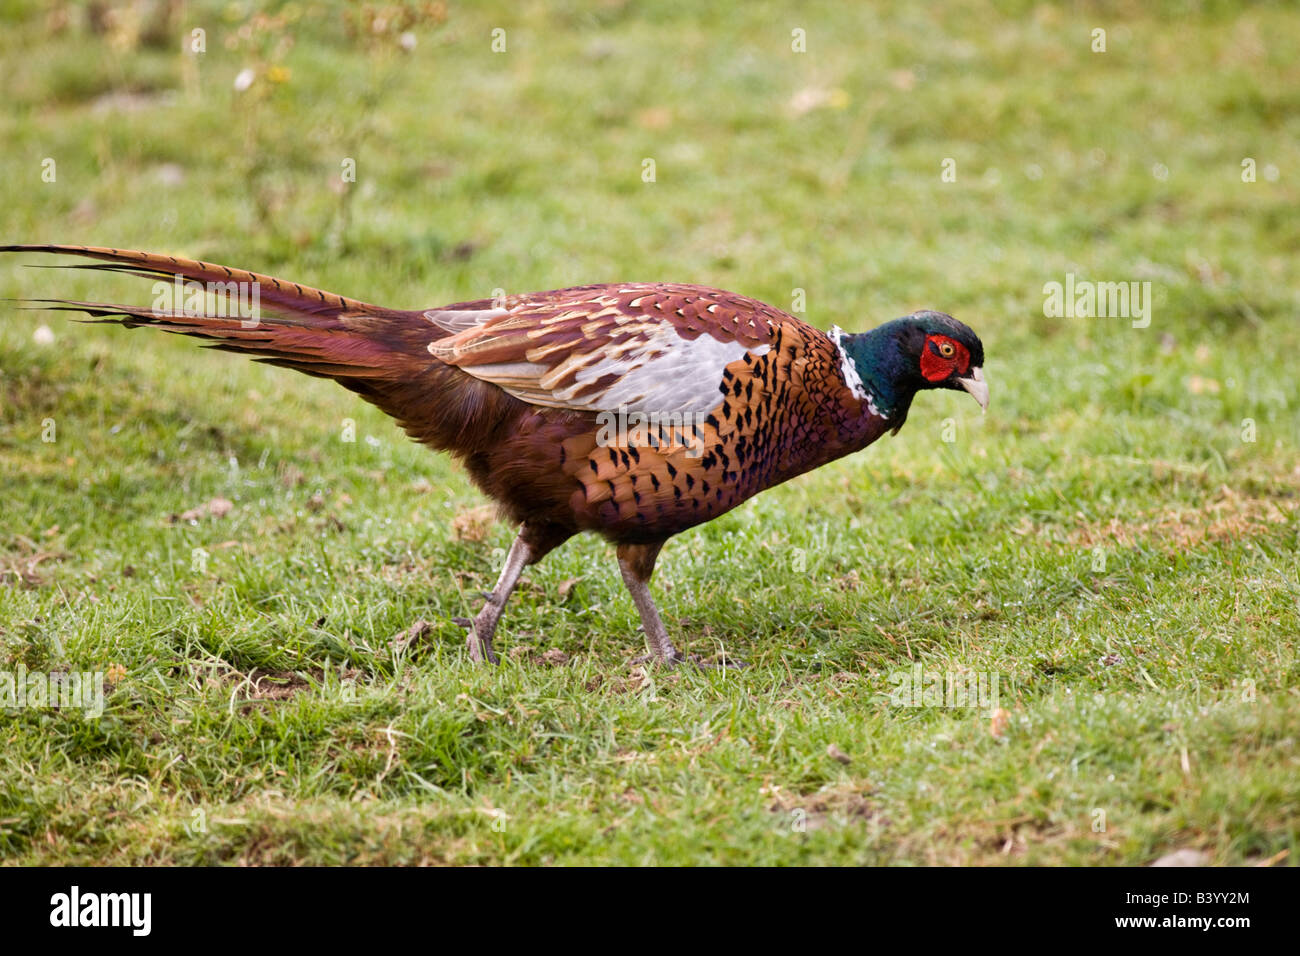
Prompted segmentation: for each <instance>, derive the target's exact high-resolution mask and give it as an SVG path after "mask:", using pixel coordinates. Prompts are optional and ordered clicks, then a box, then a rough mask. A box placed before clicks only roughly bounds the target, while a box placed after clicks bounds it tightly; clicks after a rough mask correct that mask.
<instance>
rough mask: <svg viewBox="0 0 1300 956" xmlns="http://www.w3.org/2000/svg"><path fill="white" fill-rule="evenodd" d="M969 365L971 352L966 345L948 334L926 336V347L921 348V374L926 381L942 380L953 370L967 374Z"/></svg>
mask: <svg viewBox="0 0 1300 956" xmlns="http://www.w3.org/2000/svg"><path fill="white" fill-rule="evenodd" d="M945 352H946V353H947V354H946V355H945V354H944V353H945ZM969 367H970V352H968V351H967V350H966V346H964V345H962V344H961V343H960V342H958V341H956V340H955V339H950V338H948V337H947V336H946V335H930V336H927V337H926V340H925V347H924V348H923V349H921V374H922V375H924V376H925V379H926V381H928V382H942V381H943V380H944V379H945V378H947V377H948V376H949V375H951V374H952V373H953V372H958V373H960V374H965V372H966V369H967V368H969Z"/></svg>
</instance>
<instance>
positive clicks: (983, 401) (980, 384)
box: [957, 366, 989, 412]
mask: <svg viewBox="0 0 1300 956" xmlns="http://www.w3.org/2000/svg"><path fill="white" fill-rule="evenodd" d="M957 383H958V384H959V385H961V387H962V388H964V389H966V391H968V392H970V393H971V397H972V398H974V399H975V401H977V402H979V403H980V408H982V409H983V410H984V411H986V412H987V411H988V410H989V385H988V382H986V381H984V370H983V369H982V368H980V367H978V366H976V367H975V368H973V369H971V370H970V378H959V379H957Z"/></svg>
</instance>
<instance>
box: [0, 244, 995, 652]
mask: <svg viewBox="0 0 1300 956" xmlns="http://www.w3.org/2000/svg"><path fill="white" fill-rule="evenodd" d="M0 251H4V252H30V253H57V254H67V255H76V256H83V257H87V258H90V259H96V260H102V262H100V263H96V264H80V265H73V266H68V268H78V269H94V270H105V271H112V272H122V273H128V274H131V275H136V276H141V277H144V278H148V279H153V280H155V285H154V287H153V288H154V293H155V295H158V293H159V291H160V290H162V291H164V292H166V291H167V289H168V288H169V285H168V284H170V288H172V289H174V290H175V292H176V293H177V294H176V295H175V296H169V295H163V296H160V297H159V298H158V299H156V300H155V302H154V303H153V305H152V306H151V307H150V308H143V307H136V306H130V305H112V304H107V303H100V302H80V301H73V300H68V299H35V300H27V301H29V302H32V303H34V304H40V307H44V308H53V309H61V310H71V311H81V312H85V313H86V314H87V315H89V316H90V317H91V320H93V321H100V322H115V323H119V324H121V325H125V326H127V327H128V328H134V327H136V326H142V325H144V326H151V327H153V328H158V329H162V330H164V331H167V332H177V333H181V334H185V335H193V336H199V337H202V338H206V339H210V340H212V343H211V347H213V348H218V349H224V350H227V351H233V352H243V353H247V354H249V355H251V356H255V357H256V360H258V361H263V362H269V363H271V364H273V365H279V366H283V367H286V368H291V369H297V370H298V371H300V372H305V373H307V374H308V375H315V376H321V377H325V378H331V379H334V380H335V381H337V382H338V383H339V384H341V385H343V386H344V387H345V388H348V389H350V390H352V391H353V392H355V393H357V394H358V395H360V396H361V397H362V398H364V399H365V400H366V401H369V402H372V403H373V404H375V405H377V406H378V407H379V408H381V409H382V410H383V411H384V412H386V413H387V414H389V415H391V416H392V417H393V418H395V419H396V420H397V422H398V423H399V424H400V425H401V427H402V428H403V429H404V430H405V431H406V432H407V434H408V435H410V437H411V438H413V439H414V440H416V441H418V442H422V443H423V444H425V445H428V446H430V447H431V448H434V449H438V450H443V451H448V452H451V453H452V454H453V455H455V456H456V457H458V458H459V459H460V460H461V461H462V462H463V464H464V466H465V468H466V469H467V471H468V473H469V475H470V477H471V478H472V479H473V481H474V483H475V484H476V485H477V486H478V487H479V488H480V489H482V491H483V492H484V493H486V494H487V495H488V496H489V497H490V498H492V499H493V500H494V501H495V502H497V503H498V505H499V506H500V509H501V512H502V513H503V515H504V516H505V517H507V518H508V519H509V520H510V521H512V522H513V523H514V524H516V525H517V526H518V527H519V532H518V536H517V537H516V538H515V540H514V543H513V545H512V546H511V548H510V551H509V553H508V555H507V557H506V560H505V565H504V567H503V568H502V570H501V573H500V578H499V579H498V581H497V582H496V586H495V587H494V588H493V589H492V591H491V593H490V594H487V595H485V597H486V603H485V604H484V605H483V607H482V609H481V610H480V611H479V613H478V614H477V616H476V617H475V618H474V619H473V620H472V621H471V620H466V619H458V620H459V622H460V623H461V624H462V625H463V626H465V627H467V628H468V630H469V635H468V640H467V645H468V650H469V655H470V657H471V658H472V659H474V660H476V661H481V660H488V661H491V662H494V663H495V662H496V655H495V653H494V652H493V647H492V642H493V638H494V636H495V634H496V629H497V623H498V621H499V620H500V618H501V613H502V610H503V609H504V607H505V604H506V601H507V600H508V599H509V597H510V594H511V592H512V591H513V589H514V587H515V585H516V583H517V582H518V580H519V576H520V574H521V572H522V571H523V569H524V568H525V567H527V566H528V565H532V564H535V563H537V562H538V561H540V560H542V558H544V557H545V556H546V555H547V554H548V553H549V552H550V551H552V550H554V549H555V548H556V547H558V546H559V545H560V544H562V543H564V542H565V541H566V540H568V539H569V538H570V537H572V536H573V535H575V534H577V533H579V532H584V531H591V532H596V533H598V534H601V535H603V536H604V537H605V538H606V539H608V540H609V541H611V542H612V543H614V544H615V545H616V549H617V558H618V567H619V571H620V572H621V574H622V577H623V581H624V583H625V584H626V586H627V589H628V591H629V592H630V594H631V596H632V600H633V602H634V603H635V605H636V608H637V611H638V613H639V615H640V618H641V623H642V625H643V628H644V630H645V634H646V639H647V642H648V644H649V649H650V650H651V652H652V654H653V657H654V658H657V659H658V660H660V661H662V662H665V663H675V662H678V661H680V660H682V659H684V656H683V655H681V654H679V653H678V651H677V649H676V648H675V647H674V646H673V643H672V640H671V639H670V638H669V635H668V631H667V629H666V628H665V627H664V623H663V621H662V619H661V618H660V615H659V611H658V609H657V608H656V606H655V602H654V600H653V598H652V596H651V594H650V589H649V582H650V578H651V575H652V573H653V572H654V567H655V560H656V558H657V557H658V555H659V551H660V549H661V548H662V547H663V545H664V542H665V541H667V540H668V539H669V538H671V537H672V536H673V535H675V534H678V533H679V532H681V531H685V530H686V529H688V528H691V527H693V526H695V525H698V524H701V523H703V522H706V521H709V520H711V519H713V518H716V517H718V516H719V515H722V514H725V513H726V512H728V511H730V510H731V509H732V508H734V507H736V506H737V505H738V504H740V503H741V502H743V501H745V500H746V499H748V498H750V497H752V496H753V495H756V494H758V493H759V492H760V491H763V490H765V489H767V488H771V487H772V486H774V485H778V484H780V483H781V482H783V481H787V480H788V479H790V478H793V477H795V476H796V475H800V474H802V473H804V472H807V471H809V470H811V469H813V468H817V467H819V466H821V465H824V464H826V463H827V462H830V461H834V460H835V459H837V458H841V457H843V456H845V455H848V454H851V453H853V452H856V451H859V450H861V449H863V448H865V447H866V446H867V445H870V444H871V443H872V442H873V441H875V440H876V439H877V438H879V437H880V436H881V435H882V434H883V433H884V432H886V431H891V430H892V431H893V432H895V433H896V432H897V431H898V429H899V428H901V427H902V426H903V423H904V421H905V420H906V418H907V414H908V410H909V408H910V407H911V404H912V398H913V396H915V394H916V393H917V392H918V391H921V390H923V389H932V388H946V389H964V390H965V391H967V392H969V393H970V394H971V395H972V396H973V397H974V398H975V399H976V401H978V402H979V404H980V406H981V407H982V408H984V409H986V410H987V407H988V396H989V392H988V385H987V384H986V382H985V380H984V376H983V373H982V366H983V364H984V347H983V345H982V344H981V342H980V340H979V338H978V337H977V336H976V335H975V333H974V332H972V331H971V330H970V329H969V328H968V327H967V326H965V325H963V324H962V323H961V322H958V321H957V320H956V319H954V318H952V317H951V316H949V315H945V314H944V313H942V312H932V311H921V312H915V313H913V314H911V315H908V316H905V317H903V318H900V319H895V320H893V321H891V322H887V323H885V324H884V325H881V326H880V327H878V328H876V329H873V330H872V331H870V332H865V333H862V334H847V333H844V332H842V331H841V330H840V329H838V328H835V327H832V329H831V330H830V332H829V333H826V332H821V331H819V330H818V329H816V328H813V327H812V326H810V325H808V324H807V323H805V322H802V321H800V320H799V319H797V318H795V317H794V316H793V315H789V314H787V313H786V312H783V311H781V310H780V309H777V308H774V307H772V306H770V305H765V304H764V303H762V302H759V301H757V300H755V299H751V298H748V297H746V296H743V295H738V294H736V293H732V292H723V291H721V290H718V289H711V288H705V287H702V286H694V285H679V284H674V283H636V282H627V283H612V284H608V285H587V286H577V287H574V288H568V289H556V290H553V291H549V292H532V293H524V294H519V295H508V296H503V297H498V298H497V299H480V300H476V301H473V302H458V303H455V304H454V305H446V306H442V307H440V308H432V309H417V310H410V311H408V310H399V309H388V308H382V307H380V306H375V305H369V304H367V303H364V302H358V301H357V300H355V299H349V298H345V297H343V296H340V295H335V294H333V293H329V292H323V291H320V290H318V289H313V288H309V287H308V286H304V285H299V284H298V283H296V282H287V281H285V280H283V279H276V278H272V277H270V276H265V275H259V274H258V273H254V272H246V271H244V270H241V269H232V268H227V267H226V266H220V265H213V264H211V263H207V262H199V261H194V260H190V259H181V258H177V257H175V256H170V255H156V254H150V253H144V252H131V251H126V250H120V249H107V248H100V247H89V246H64V245H10V246H0ZM157 280H163V282H164V283H166V284H164V285H163V286H159V285H158V284H157ZM241 297H242V298H241ZM250 301H251V303H252V305H253V306H254V308H252V309H247V310H232V308H230V306H231V304H232V303H239V302H242V303H243V304H244V305H247V304H249V302H250Z"/></svg>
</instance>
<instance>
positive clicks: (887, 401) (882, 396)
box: [831, 311, 989, 431]
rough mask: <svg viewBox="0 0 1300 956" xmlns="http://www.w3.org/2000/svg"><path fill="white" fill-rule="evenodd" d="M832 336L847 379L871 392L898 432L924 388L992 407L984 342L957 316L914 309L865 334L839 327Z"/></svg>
mask: <svg viewBox="0 0 1300 956" xmlns="http://www.w3.org/2000/svg"><path fill="white" fill-rule="evenodd" d="M831 335H832V337H833V338H834V339H835V340H836V344H837V345H838V346H839V348H840V352H841V354H842V355H843V356H844V366H845V367H844V369H843V371H844V373H845V378H846V380H847V381H848V382H849V384H850V386H852V387H854V388H855V390H857V389H860V390H861V391H862V392H863V393H865V395H866V399H867V402H868V404H869V406H870V407H871V409H872V411H874V412H875V413H876V414H878V415H882V416H884V417H885V418H886V419H887V420H889V421H890V423H891V424H892V425H893V429H894V431H897V430H898V429H899V427H901V426H902V424H903V421H904V419H906V418H907V411H908V409H909V408H910V407H911V404H912V398H913V396H915V395H916V393H917V392H919V391H921V390H922V389H927V388H951V389H963V390H965V391H967V392H969V393H970V394H971V396H972V397H973V398H974V399H975V401H977V402H979V403H980V407H981V408H983V409H986V410H987V408H988V405H989V387H988V384H987V383H986V382H985V381H984V368H983V366H984V345H983V343H981V342H980V340H979V336H978V335H976V334H975V333H974V332H972V331H971V330H970V328H969V327H968V326H966V325H964V324H963V323H961V322H958V321H957V320H956V319H954V318H953V317H952V316H951V315H945V314H944V313H942V312H928V311H927V312H914V313H913V314H912V315H907V316H904V317H903V318H901V319H894V320H893V321H892V322H886V323H885V324H884V325H882V326H880V327H878V328H875V329H872V330H871V331H870V332H863V333H861V334H860V335H848V334H845V333H843V332H841V331H840V330H839V329H833V330H832V333H831ZM855 379H856V380H855Z"/></svg>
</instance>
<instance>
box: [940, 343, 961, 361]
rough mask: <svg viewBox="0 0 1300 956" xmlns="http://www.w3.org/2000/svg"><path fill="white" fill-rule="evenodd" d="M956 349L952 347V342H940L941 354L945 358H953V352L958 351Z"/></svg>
mask: <svg viewBox="0 0 1300 956" xmlns="http://www.w3.org/2000/svg"><path fill="white" fill-rule="evenodd" d="M956 351H957V350H956V349H955V348H953V347H952V343H951V342H940V343H939V354H940V355H942V356H943V357H944V358H952V357H953V354H954V353H956Z"/></svg>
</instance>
